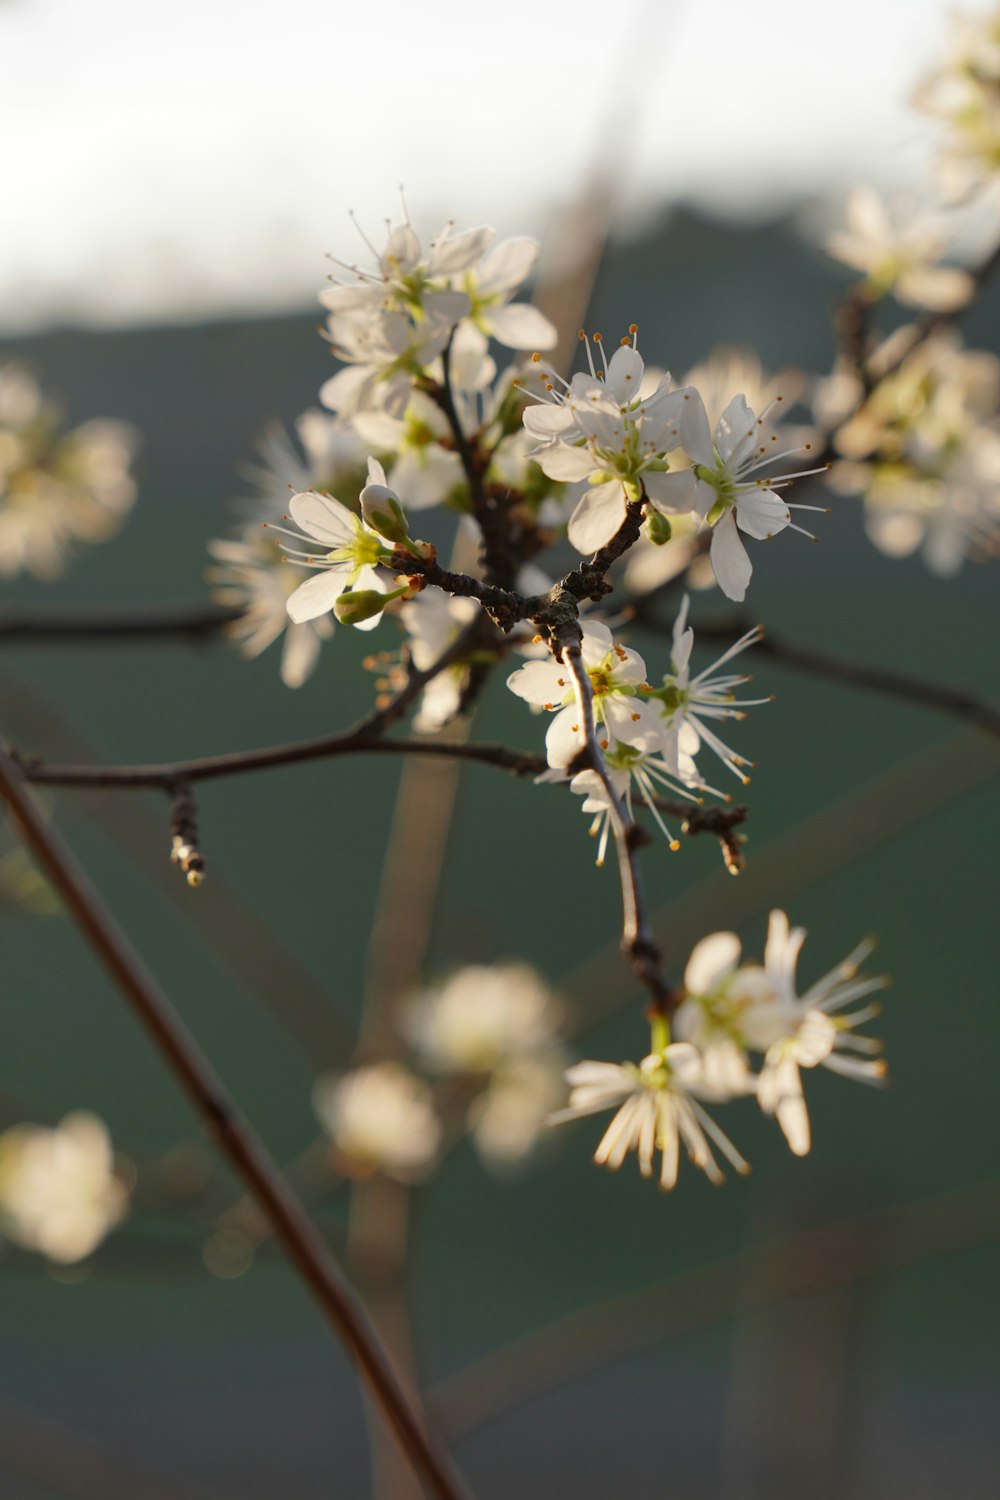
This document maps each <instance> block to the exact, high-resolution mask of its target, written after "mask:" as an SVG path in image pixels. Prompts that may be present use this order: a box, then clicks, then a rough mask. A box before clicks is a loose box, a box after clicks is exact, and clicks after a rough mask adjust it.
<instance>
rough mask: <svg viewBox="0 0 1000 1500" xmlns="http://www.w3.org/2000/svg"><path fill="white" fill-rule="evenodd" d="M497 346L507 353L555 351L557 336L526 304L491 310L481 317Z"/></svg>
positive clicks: (512, 303)
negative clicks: (513, 351)
mask: <svg viewBox="0 0 1000 1500" xmlns="http://www.w3.org/2000/svg"><path fill="white" fill-rule="evenodd" d="M482 316H483V320H484V322H486V323H487V324H488V325H489V329H490V332H491V333H492V335H493V337H494V338H495V339H496V340H497V342H498V343H501V344H506V346H507V348H508V349H554V348H555V346H556V341H557V339H558V337H559V335H558V334H557V333H556V329H555V325H554V324H553V323H550V322H549V320H548V318H547V317H546V316H545V314H544V313H542V312H539V310H538V308H537V307H531V306H530V305H529V304H528V303H527V302H509V303H508V304H507V305H506V306H504V307H492V308H490V309H489V310H488V311H487V312H485V313H484V314H483V315H482Z"/></svg>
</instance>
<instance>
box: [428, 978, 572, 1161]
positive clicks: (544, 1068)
mask: <svg viewBox="0 0 1000 1500" xmlns="http://www.w3.org/2000/svg"><path fill="white" fill-rule="evenodd" d="M560 1022H561V1015H560V1010H559V1007H558V1005H557V1003H556V1001H555V998H554V996H553V995H552V992H551V990H550V989H549V987H548V985H547V984H546V983H545V981H544V980H543V979H542V978H541V976H540V975H539V974H538V973H537V972H536V971H535V970H534V969H532V968H531V967H530V966H529V965H527V964H497V965H491V966H487V965H485V964H470V965H468V966H467V967H465V968H462V969H459V970H457V971H456V972H455V973H454V974H453V975H451V977H450V978H449V979H448V980H447V981H446V982H445V983H444V984H443V985H441V986H439V987H437V988H435V989H431V990H429V991H427V992H426V993H425V994H423V995H422V996H420V997H419V998H418V999H417V1000H416V1001H415V1002H414V1004H413V1006H412V1007H411V1009H410V1012H409V1015H408V1018H407V1033H408V1035H409V1036H410V1038H411V1039H412V1041H413V1042H414V1044H415V1046H416V1047H417V1049H418V1051H419V1053H420V1055H421V1057H422V1058H423V1059H424V1060H425V1061H426V1063H427V1064H428V1065H429V1066H430V1067H431V1068H433V1069H434V1070H435V1071H436V1072H441V1073H453V1074H461V1075H464V1076H466V1077H467V1078H477V1079H478V1080H479V1081H480V1083H481V1087H480V1090H479V1092H478V1093H477V1094H476V1095H475V1097H474V1098H473V1099H472V1101H471V1103H470V1105H469V1109H468V1115H467V1123H468V1128H469V1132H470V1135H471V1138H472V1142H473V1145H474V1146H475V1148H476V1150H477V1151H478V1152H479V1154H480V1155H481V1156H482V1157H483V1159H484V1161H485V1162H486V1163H487V1165H488V1166H490V1167H492V1168H494V1169H496V1170H503V1169H505V1168H509V1167H512V1166H514V1165H515V1164H516V1163H517V1162H519V1161H521V1160H522V1159H523V1158H524V1157H525V1156H527V1155H528V1154H529V1153H530V1151H531V1150H532V1148H533V1147H534V1145H535V1143H536V1141H537V1140H538V1137H539V1135H540V1133H541V1131H542V1129H543V1127H544V1125H545V1122H546V1119H547V1116H548V1114H549V1112H550V1110H552V1109H553V1108H554V1107H555V1105H556V1104H557V1103H558V1102H559V1099H560V1098H561V1096H562V1088H561V1084H560V1075H561V1072H562V1067H563V1064H564V1059H563V1055H562V1050H561V1048H560V1047H559V1045H558V1042H557V1034H558V1030H559V1026H560Z"/></svg>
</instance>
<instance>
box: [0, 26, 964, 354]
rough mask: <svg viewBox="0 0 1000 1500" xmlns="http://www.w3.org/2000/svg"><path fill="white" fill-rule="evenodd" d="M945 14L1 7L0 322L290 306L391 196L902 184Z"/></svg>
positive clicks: (547, 200) (501, 207) (912, 157)
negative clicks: (598, 179)
mask: <svg viewBox="0 0 1000 1500" xmlns="http://www.w3.org/2000/svg"><path fill="white" fill-rule="evenodd" d="M950 8H951V7H950V6H949V5H948V4H947V3H946V0H837V4H836V5H835V6H832V5H829V4H826V3H822V4H821V3H820V0H754V3H749V0H617V3H609V0H568V3H562V4H554V3H551V0H502V3H497V4H486V3H483V0H422V3H417V0H405V3H403V0H352V3H350V4H348V3H346V0H280V3H278V0H0V141H3V143H4V152H3V158H4V160H3V174H4V195H3V208H2V209H0V332H2V330H3V329H4V328H7V329H9V330H13V329H14V328H16V327H26V326H37V325H39V324H42V325H44V324H46V323H49V322H52V321H57V320H60V319H66V318H71V319H73V320H80V319H87V320H88V321H95V320H98V321H114V322H127V321H132V320H141V319H147V318H150V317H168V316H172V315H179V316H185V315H187V316H190V315H192V314H199V313H201V312H210V313H211V312H226V311H235V310H242V309H247V308H253V307H258V308H264V307H288V306H297V305H305V304H307V303H308V301H309V299H310V298H311V296H312V294H313V292H314V290H315V288H316V287H317V286H318V285H320V284H321V282H322V280H323V277H324V275H325V271H326V266H325V264H324V261H323V255H324V252H326V251H335V252H337V253H340V254H342V255H346V256H347V257H348V258H353V257H355V256H356V255H357V254H358V253H359V251H358V241H357V238H356V235H355V234H354V232H353V231H352V229H351V226H350V224H349V222H348V220H347V217H346V216H347V210H348V209H351V208H353V209H355V210H356V211H357V213H358V215H359V217H360V219H361V221H362V223H366V224H368V225H369V226H371V227H372V229H373V230H374V232H375V233H376V234H377V233H378V232H379V226H380V225H381V222H382V221H383V220H384V219H385V217H386V216H389V215H392V216H393V217H396V216H397V214H398V197H397V184H399V183H400V182H403V183H405V184H406V189H407V195H408V198H409V202H410V206H411V210H412V212H413V216H414V220H415V222H416V223H417V227H418V228H421V227H422V228H425V229H427V230H432V229H434V228H436V227H438V224H439V222H440V220H442V219H443V218H445V217H447V216H449V215H454V216H455V217H456V218H457V219H458V220H459V222H460V223H463V224H472V223H476V222H483V221H484V220H485V221H489V222H491V223H495V224H496V225H497V227H498V229H500V230H501V231H506V232H511V231H515V230H521V231H527V232H535V233H538V232H541V231H542V230H544V227H545V224H546V222H547V220H548V219H549V217H550V216H551V214H552V213H553V212H554V211H557V210H558V208H559V207H560V206H561V205H563V204H565V203H567V202H569V201H572V198H573V195H574V191H575V190H576V189H578V187H579V184H580V182H581V179H582V177H583V176H584V174H585V173H586V171H587V168H588V166H591V165H592V164H593V163H594V161H595V157H596V156H597V154H598V153H599V152H600V153H601V154H602V156H603V159H604V160H605V161H606V162H607V163H608V164H609V165H610V166H611V168H612V169H613V172H614V175H615V178H616V180H617V181H618V182H619V184H620V191H621V203H622V206H623V211H624V212H625V214H626V217H627V215H628V214H629V213H632V212H636V211H639V212H642V211H643V210H644V209H648V208H649V207H651V206H655V205H657V204H659V203H660V202H663V201H665V200H667V199H670V198H677V197H680V196H685V197H689V198H690V197H693V198H696V199H697V200H698V201H700V202H702V203H704V204H706V205H709V206H711V207H712V208H714V209H716V210H720V209H721V210H725V209H727V208H729V209H731V210H732V211H734V212H745V211H747V210H748V209H756V210H757V211H758V212H759V211H763V210H765V209H766V208H767V207H769V206H772V205H774V204H776V203H780V202H781V201H782V199H784V198H787V197H794V196H798V195H814V196H815V195H823V194H826V193H828V192H830V191H831V190H832V191H836V190H839V189H842V188H843V186H844V185H848V184H850V183H851V182H853V181H856V180H860V179H862V178H868V179H874V180H875V181H877V182H880V183H892V182H894V181H900V180H902V181H913V180H914V179H915V178H916V176H917V173H918V172H919V170H920V166H921V164H922V163H923V162H924V161H925V160H926V152H927V142H928V139H929V131H928V127H927V126H926V124H925V122H923V121H922V120H921V119H920V117H919V116H916V115H915V114H913V113H912V111H910V110H909V109H907V107H906V95H907V92H908V90H909V88H910V86H911V85H912V82H913V81H914V79H915V78H916V77H917V76H918V75H919V74H920V72H921V71H922V70H923V69H924V68H926V66H927V63H928V62H929V61H930V60H931V59H932V58H933V57H934V55H935V51H936V49H938V48H939V47H940V44H941V40H942V38H943V36H944V34H945V26H946V21H947V16H948V13H949V10H950Z"/></svg>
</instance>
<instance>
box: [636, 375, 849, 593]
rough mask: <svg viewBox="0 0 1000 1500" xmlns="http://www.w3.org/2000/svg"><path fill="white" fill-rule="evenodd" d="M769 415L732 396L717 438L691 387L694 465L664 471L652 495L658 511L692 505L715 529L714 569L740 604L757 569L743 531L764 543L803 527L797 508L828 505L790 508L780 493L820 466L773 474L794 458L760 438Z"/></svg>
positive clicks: (688, 430)
mask: <svg viewBox="0 0 1000 1500" xmlns="http://www.w3.org/2000/svg"><path fill="white" fill-rule="evenodd" d="M778 399H780V398H778ZM769 416H770V412H769V411H767V410H765V411H764V412H763V413H762V414H761V416H759V417H757V416H755V415H754V413H753V411H752V410H751V408H750V406H749V405H748V404H747V401H746V399H745V398H744V397H743V396H734V397H733V399H732V401H730V403H729V405H728V406H727V407H726V409H725V411H724V412H723V413H722V416H721V417H720V418H719V421H718V423H717V424H716V428H715V434H714V439H713V434H712V432H711V429H710V427H709V423H708V415H707V413H706V411H705V406H704V403H703V402H702V399H701V397H700V396H699V395H698V393H697V391H692V392H691V393H690V394H689V397H688V400H687V403H686V405H685V407H684V411H683V447H684V451H685V452H686V453H687V455H688V456H689V458H690V459H691V460H692V464H691V467H690V468H688V469H682V470H678V471H676V472H674V473H669V474H664V475H662V476H661V479H660V483H659V486H658V487H657V489H656V490H655V491H651V493H650V498H651V500H652V503H653V505H654V506H655V507H656V509H657V510H661V511H663V512H664V513H670V512H673V511H678V510H694V511H697V513H698V514H699V515H700V516H701V517H702V518H703V519H704V520H706V521H707V522H708V524H709V525H710V526H712V527H713V532H712V545H711V552H710V556H711V559H712V567H713V569H714V570H715V576H716V578H717V580H718V583H719V587H720V588H721V589H722V591H723V593H724V594H725V595H726V596H727V597H728V598H730V599H734V600H736V601H737V602H740V601H742V600H743V598H744V597H745V595H746V590H747V585H748V583H749V582H750V575H751V573H752V572H753V569H752V567H751V563H750V559H749V557H748V556H747V553H746V548H745V547H744V545H743V542H742V541H741V540H740V532H741V531H743V532H745V533H746V534H747V536H751V537H755V538H757V539H758V540H765V539H770V538H771V537H772V536H773V535H774V534H775V533H776V532H778V531H783V530H784V529H785V527H786V526H790V527H791V528H792V530H793V531H801V530H802V527H801V526H796V525H795V524H794V523H793V521H792V516H791V509H798V510H823V509H825V507H824V506H817V505H806V506H803V505H800V506H795V507H792V508H790V507H789V504H788V502H787V501H786V500H784V499H783V498H782V497H781V495H780V494H779V491H780V490H782V489H784V488H785V486H786V485H788V484H790V483H791V481H792V480H793V479H799V478H802V477H803V476H804V475H807V474H815V473H819V472H821V471H820V470H818V469H805V470H801V471H799V472H798V473H793V474H780V475H775V474H770V475H769V474H768V472H767V471H768V469H769V468H771V466H772V465H773V464H774V463H776V462H781V461H782V460H783V459H787V458H788V457H789V456H790V455H789V453H787V452H785V453H775V452H772V451H771V449H770V447H769V445H768V444H767V443H766V442H762V441H761V433H762V429H763V428H764V426H765V423H766V422H767V420H768V418H769ZM806 535H807V536H809V535H811V533H809V532H806ZM814 540H815V538H814Z"/></svg>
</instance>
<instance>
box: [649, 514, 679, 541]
mask: <svg viewBox="0 0 1000 1500" xmlns="http://www.w3.org/2000/svg"><path fill="white" fill-rule="evenodd" d="M646 535H647V536H648V537H649V540H650V541H651V542H652V543H653V546H654V547H662V546H663V545H664V544H665V543H666V542H669V540H670V538H671V537H672V536H673V528H672V527H671V525H670V520H669V517H667V516H665V515H663V513H662V512H661V511H658V510H654V511H651V512H650V514H649V515H648V516H647V517H646Z"/></svg>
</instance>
